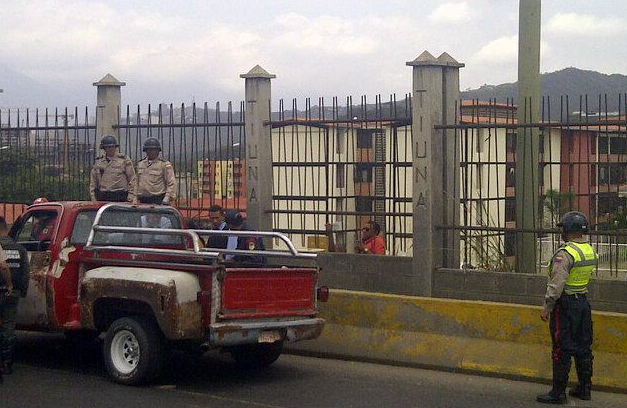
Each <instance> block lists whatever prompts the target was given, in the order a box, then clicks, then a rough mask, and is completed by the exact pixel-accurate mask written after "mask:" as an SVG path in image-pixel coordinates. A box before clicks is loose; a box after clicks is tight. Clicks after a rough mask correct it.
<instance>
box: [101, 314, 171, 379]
mask: <svg viewBox="0 0 627 408" xmlns="http://www.w3.org/2000/svg"><path fill="white" fill-rule="evenodd" d="M103 347H104V360H105V366H106V368H107V372H108V374H109V377H111V379H112V380H113V381H115V382H118V383H120V384H125V385H139V384H145V383H147V382H150V381H151V380H153V379H154V378H155V377H156V376H157V375H158V374H159V372H160V370H161V367H162V364H163V357H164V347H165V341H164V338H163V335H162V334H161V332H160V331H159V329H158V327H157V325H156V324H155V323H154V322H152V321H151V320H149V319H146V318H142V317H123V318H121V319H118V320H116V321H114V322H113V323H112V324H111V326H109V329H108V330H107V334H106V335H105V339H104V346H103Z"/></svg>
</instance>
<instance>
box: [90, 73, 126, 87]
mask: <svg viewBox="0 0 627 408" xmlns="http://www.w3.org/2000/svg"><path fill="white" fill-rule="evenodd" d="M124 85H126V82H121V81H118V80H117V78H116V77H114V76H113V75H111V74H107V75H105V76H104V77H102V79H101V80H100V81H98V82H94V86H124Z"/></svg>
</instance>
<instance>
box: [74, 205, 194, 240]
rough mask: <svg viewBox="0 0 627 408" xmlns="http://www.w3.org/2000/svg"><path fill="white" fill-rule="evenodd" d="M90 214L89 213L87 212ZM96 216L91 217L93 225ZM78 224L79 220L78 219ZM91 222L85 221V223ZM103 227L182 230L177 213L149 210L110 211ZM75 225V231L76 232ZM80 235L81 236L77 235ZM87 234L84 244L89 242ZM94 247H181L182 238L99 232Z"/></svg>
mask: <svg viewBox="0 0 627 408" xmlns="http://www.w3.org/2000/svg"><path fill="white" fill-rule="evenodd" d="M85 212H86V213H89V211H85ZM94 217H95V212H94V215H93V216H91V218H90V219H91V224H89V229H90V230H91V225H92V224H93V220H94ZM77 222H78V219H77ZM88 222H89V221H88V220H87V218H86V220H85V223H88ZM100 224H101V225H107V226H111V227H139V228H160V229H164V228H165V229H180V228H181V223H180V220H179V217H178V215H177V214H176V213H161V212H160V213H157V212H151V211H149V210H145V211H141V210H121V209H120V210H117V209H116V210H109V211H106V212H105V213H104V214H103V217H102V219H101V221H100ZM76 227H77V225H76V223H75V230H76ZM77 235H80V234H77ZM87 236H89V231H88V232H87V234H86V236H85V238H84V242H87ZM94 245H122V246H124V245H130V246H155V245H156V246H159V245H164V246H181V245H183V239H182V237H178V236H172V235H163V234H135V233H117V232H99V233H97V234H96V235H95V236H94Z"/></svg>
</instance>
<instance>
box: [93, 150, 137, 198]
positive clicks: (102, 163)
mask: <svg viewBox="0 0 627 408" xmlns="http://www.w3.org/2000/svg"><path fill="white" fill-rule="evenodd" d="M136 186H137V176H136V174H135V168H134V167H133V162H132V161H131V159H130V158H129V157H128V156H124V155H123V154H116V155H114V156H113V157H107V156H106V155H104V156H100V157H98V158H97V159H96V163H94V167H93V168H92V170H91V180H90V183H89V194H90V195H91V199H92V201H96V190H99V191H101V192H119V193H122V192H126V191H128V200H129V201H132V200H133V199H134V198H135V194H136V188H137V187H136Z"/></svg>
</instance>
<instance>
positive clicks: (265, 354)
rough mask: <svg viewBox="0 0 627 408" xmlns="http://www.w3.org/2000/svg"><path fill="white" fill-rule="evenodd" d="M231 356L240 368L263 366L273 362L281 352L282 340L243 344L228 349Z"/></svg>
mask: <svg viewBox="0 0 627 408" xmlns="http://www.w3.org/2000/svg"><path fill="white" fill-rule="evenodd" d="M229 351H230V353H231V356H232V357H233V359H234V360H235V363H237V365H238V366H240V367H242V368H249V369H255V368H265V367H268V366H269V365H270V364H272V363H274V362H275V361H276V360H277V359H278V358H279V357H280V356H281V353H282V352H283V342H282V341H277V342H275V343H258V344H244V345H241V346H235V347H233V348H231V349H230V350H229Z"/></svg>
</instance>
